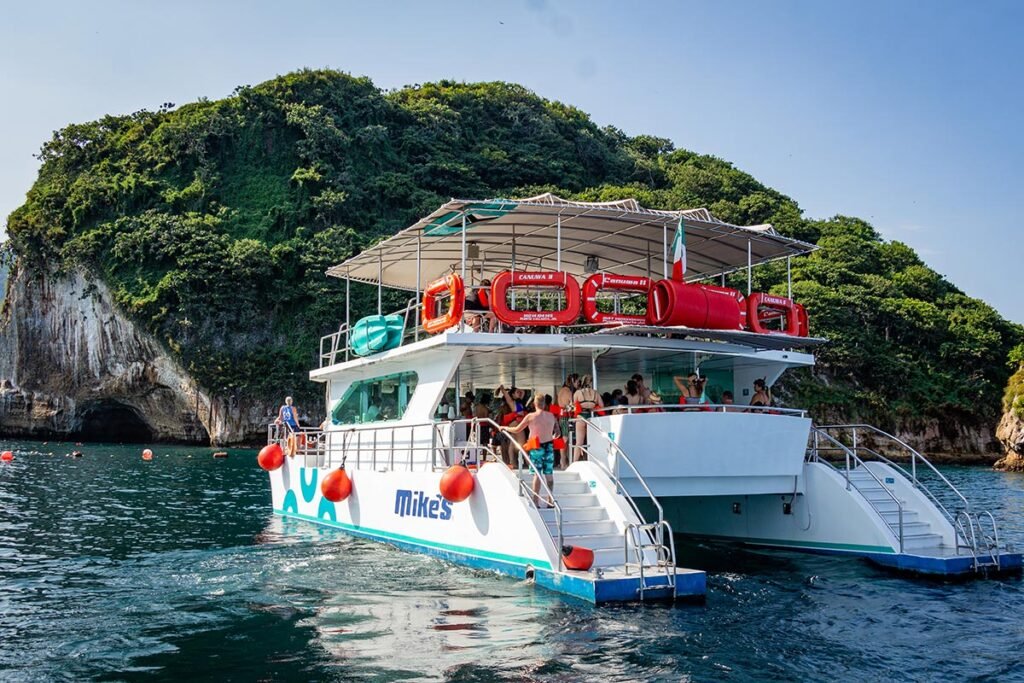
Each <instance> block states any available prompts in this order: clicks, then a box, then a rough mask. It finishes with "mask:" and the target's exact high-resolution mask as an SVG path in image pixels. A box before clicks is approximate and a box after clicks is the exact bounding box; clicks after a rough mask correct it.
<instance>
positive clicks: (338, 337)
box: [320, 297, 420, 368]
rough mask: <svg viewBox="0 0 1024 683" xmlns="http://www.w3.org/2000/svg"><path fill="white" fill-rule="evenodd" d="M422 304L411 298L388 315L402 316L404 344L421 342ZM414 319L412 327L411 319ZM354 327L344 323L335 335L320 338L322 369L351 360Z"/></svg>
mask: <svg viewBox="0 0 1024 683" xmlns="http://www.w3.org/2000/svg"><path fill="white" fill-rule="evenodd" d="M419 311H420V302H419V299H417V298H416V297H413V298H410V299H409V300H408V301H407V302H406V304H405V306H404V307H402V308H400V309H398V310H397V311H392V312H391V313H389V314H388V315H400V316H402V318H403V328H402V330H403V331H402V343H403V344H404V343H406V341H408V340H409V339H412V340H414V341H415V340H419V338H420V313H419ZM410 317H412V320H413V322H412V325H410V324H409V318H410ZM352 327H353V326H352V325H350V324H349V323H347V322H346V323H342V324H341V325H340V326H339V327H338V331H337V332H334V333H333V334H328V335H324V336H323V337H320V367H321V368H325V367H327V366H329V365H334V364H335V363H340V362H341V361H342V360H345V361H347V360H350V359H351V356H352V349H351V340H350V339H349V336H350V334H351V332H352Z"/></svg>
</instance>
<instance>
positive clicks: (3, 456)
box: [0, 451, 14, 462]
mask: <svg viewBox="0 0 1024 683" xmlns="http://www.w3.org/2000/svg"><path fill="white" fill-rule="evenodd" d="M0 460H3V461H4V462H10V461H12V460H14V453H12V452H11V451H4V452H3V453H0Z"/></svg>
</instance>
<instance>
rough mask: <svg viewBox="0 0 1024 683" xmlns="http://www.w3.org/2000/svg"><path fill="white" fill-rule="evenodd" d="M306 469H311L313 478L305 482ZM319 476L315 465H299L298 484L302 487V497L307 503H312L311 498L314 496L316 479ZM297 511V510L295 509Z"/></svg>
mask: <svg viewBox="0 0 1024 683" xmlns="http://www.w3.org/2000/svg"><path fill="white" fill-rule="evenodd" d="M306 470H312V471H313V478H312V479H311V480H310V482H309V483H308V484H307V483H306ZM318 476H319V470H318V469H317V468H315V467H300V468H299V484H300V485H301V488H302V499H303V500H305V501H306V502H307V503H312V502H313V498H314V497H315V496H316V480H317V477H318ZM296 512H298V510H296Z"/></svg>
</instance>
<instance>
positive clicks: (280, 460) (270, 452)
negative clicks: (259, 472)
mask: <svg viewBox="0 0 1024 683" xmlns="http://www.w3.org/2000/svg"><path fill="white" fill-rule="evenodd" d="M256 462H258V463H259V464H260V467H262V468H263V469H265V470H266V471H267V472H273V471H274V470H276V469H277V468H278V467H280V466H281V465H283V464H284V449H282V448H281V444H279V443H272V444H268V445H266V446H264V447H263V450H261V451H260V454H259V455H257V456H256Z"/></svg>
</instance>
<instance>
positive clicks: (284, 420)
mask: <svg viewBox="0 0 1024 683" xmlns="http://www.w3.org/2000/svg"><path fill="white" fill-rule="evenodd" d="M274 422H275V424H279V425H285V426H287V427H288V431H291V432H297V431H299V411H298V409H297V408H296V407H295V406H293V405H292V397H291V396H285V397H284V405H283V406H281V408H280V409H279V410H278V411H277V419H276V420H274Z"/></svg>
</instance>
